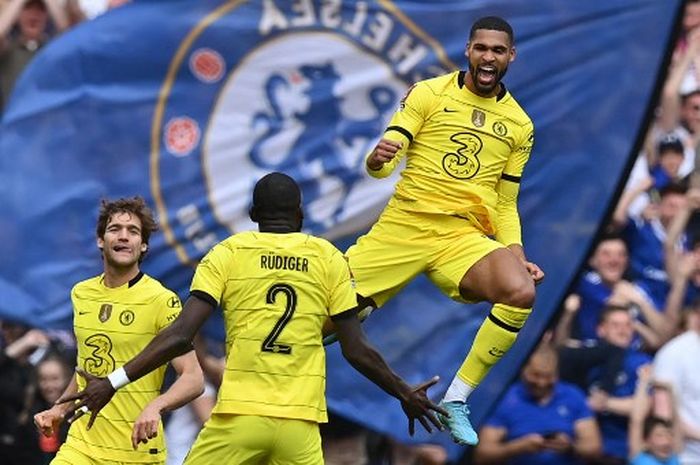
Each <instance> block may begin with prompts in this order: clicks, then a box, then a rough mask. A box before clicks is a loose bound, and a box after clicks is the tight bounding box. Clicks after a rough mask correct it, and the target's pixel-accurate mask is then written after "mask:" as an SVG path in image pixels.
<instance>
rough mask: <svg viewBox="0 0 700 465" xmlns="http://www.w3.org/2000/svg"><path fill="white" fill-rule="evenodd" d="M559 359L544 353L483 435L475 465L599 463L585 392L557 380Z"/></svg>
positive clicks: (546, 349) (525, 372) (530, 362)
mask: <svg viewBox="0 0 700 465" xmlns="http://www.w3.org/2000/svg"><path fill="white" fill-rule="evenodd" d="M557 366H558V360H557V354H556V352H555V351H554V350H553V349H552V348H550V347H546V346H545V347H541V348H539V349H538V350H537V351H535V353H534V354H533V355H532V356H531V357H530V359H529V360H528V362H527V364H526V365H525V367H524V368H523V370H522V374H521V380H520V381H519V382H517V383H515V384H514V385H513V386H511V387H510V388H509V389H508V391H507V392H506V394H505V396H504V397H503V399H502V400H501V402H500V404H499V405H498V406H497V408H496V411H495V412H494V413H493V415H492V416H491V417H490V418H489V419H488V420H487V421H486V424H485V425H484V426H483V427H482V428H481V431H480V432H479V445H478V446H477V448H476V450H475V456H474V458H475V460H476V463H478V464H480V465H485V464H508V465H573V464H580V463H582V461H585V460H590V459H594V458H596V457H597V456H598V455H599V453H600V449H601V441H600V432H599V431H598V426H597V425H596V422H595V419H594V418H593V414H592V413H591V411H590V410H589V408H588V406H587V405H586V400H585V397H584V394H583V392H581V390H579V389H578V388H577V387H575V386H573V385H570V384H568V383H564V382H560V381H559V380H558V376H557Z"/></svg>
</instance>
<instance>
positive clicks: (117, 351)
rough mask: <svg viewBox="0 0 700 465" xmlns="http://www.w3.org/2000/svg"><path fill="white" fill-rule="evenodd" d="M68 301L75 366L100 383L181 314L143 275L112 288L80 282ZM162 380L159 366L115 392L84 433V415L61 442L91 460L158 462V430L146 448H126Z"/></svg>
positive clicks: (161, 449)
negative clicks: (74, 339)
mask: <svg viewBox="0 0 700 465" xmlns="http://www.w3.org/2000/svg"><path fill="white" fill-rule="evenodd" d="M71 299H72V301H73V326H74V331H75V337H76V340H77V344H78V366H79V367H81V368H82V369H84V370H85V371H86V372H88V373H91V374H93V375H95V376H101V377H104V376H107V375H108V374H109V373H111V372H112V371H113V370H114V369H115V368H117V367H120V366H122V365H124V364H125V363H126V362H128V361H129V360H131V359H132V358H134V357H135V356H136V355H137V354H138V353H139V352H141V350H142V349H143V348H144V347H146V345H147V344H148V343H149V342H150V341H151V339H153V337H154V336H155V335H156V334H157V333H158V332H160V331H161V330H162V329H163V328H165V327H167V326H168V325H169V324H170V323H172V322H173V321H174V320H175V319H176V318H177V316H178V314H179V313H180V310H181V309H182V305H181V303H180V299H179V298H178V296H177V295H176V294H175V293H174V292H172V291H170V290H169V289H167V288H165V287H164V286H163V285H162V284H161V283H160V282H158V281H157V280H155V279H153V278H151V277H150V276H148V275H146V274H143V273H139V275H138V276H136V277H135V278H134V279H132V280H131V281H129V282H128V283H126V284H124V285H123V286H120V287H117V288H109V287H107V286H105V285H104V275H100V276H96V277H94V278H91V279H88V280H86V281H82V282H80V283H78V284H76V285H75V286H74V287H73V291H72V293H71ZM164 374H165V366H163V367H160V368H158V369H157V370H155V371H153V372H151V373H149V374H148V375H146V376H144V377H143V378H141V379H139V380H138V381H135V382H133V383H131V384H129V385H127V386H124V387H123V388H121V389H119V390H118V391H117V392H116V393H115V394H114V397H113V398H112V400H111V401H110V402H109V403H108V404H107V405H106V406H105V407H104V408H103V409H102V410H101V411H100V412H99V413H98V415H97V418H96V419H95V423H94V424H93V426H92V428H91V429H90V430H89V431H88V430H87V423H88V418H89V416H90V415H89V414H87V415H83V416H82V417H81V418H80V419H79V420H77V421H76V422H75V423H73V424H72V425H71V427H70V429H69V431H68V439H67V442H68V443H70V445H71V446H73V447H74V448H76V449H78V450H80V451H81V452H83V453H84V454H86V455H88V456H90V457H94V458H96V459H102V460H111V461H116V462H158V461H164V460H165V442H164V440H163V428H162V425H160V426H159V428H158V436H156V437H155V438H154V439H151V440H150V441H149V442H148V443H147V444H139V447H138V448H137V450H134V449H133V447H132V446H131V434H132V428H133V426H134V423H135V422H136V419H137V418H138V417H139V415H140V414H141V411H142V410H143V408H144V407H145V406H146V405H147V404H148V403H149V402H151V401H152V400H153V399H155V398H156V397H157V396H158V395H159V394H160V390H161V386H162V384H163V376H164ZM84 388H85V381H84V380H83V378H82V377H80V376H78V389H79V390H82V389H84Z"/></svg>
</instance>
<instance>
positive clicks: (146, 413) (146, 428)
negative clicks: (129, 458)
mask: <svg viewBox="0 0 700 465" xmlns="http://www.w3.org/2000/svg"><path fill="white" fill-rule="evenodd" d="M159 425H160V407H158V406H157V405H154V404H153V403H150V404H148V405H147V406H146V408H144V409H143V412H141V415H139V418H138V419H137V420H136V423H134V429H133V432H132V434H131V445H132V446H133V447H134V450H136V448H137V447H138V446H139V444H140V443H144V444H146V443H147V442H148V440H149V439H153V438H154V437H156V436H158V426H159Z"/></svg>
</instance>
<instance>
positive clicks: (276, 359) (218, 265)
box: [190, 231, 357, 422]
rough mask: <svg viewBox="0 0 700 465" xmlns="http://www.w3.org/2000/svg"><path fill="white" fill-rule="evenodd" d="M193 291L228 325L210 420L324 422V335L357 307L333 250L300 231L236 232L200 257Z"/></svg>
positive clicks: (344, 264)
mask: <svg viewBox="0 0 700 465" xmlns="http://www.w3.org/2000/svg"><path fill="white" fill-rule="evenodd" d="M190 291H191V292H192V293H193V294H195V295H198V296H200V297H202V298H204V299H206V300H209V301H211V303H212V304H214V305H217V304H218V305H220V306H221V308H222V311H223V315H224V321H225V325H226V369H225V372H224V377H223V381H222V384H221V388H220V389H219V398H218V401H217V403H216V406H215V407H214V410H213V413H214V414H238V415H259V416H268V417H276V418H296V419H301V420H309V421H314V422H325V421H327V413H326V396H325V389H326V359H325V355H326V353H325V350H324V348H323V341H322V336H321V332H322V331H321V330H322V327H323V324H324V323H325V322H326V321H327V320H328V318H329V317H331V316H333V315H337V314H339V313H342V312H344V311H347V310H350V309H352V308H354V307H355V306H356V305H357V298H356V296H355V291H354V290H353V287H352V285H351V279H350V270H349V268H348V264H347V262H346V261H345V259H344V258H343V255H342V254H341V253H340V252H339V251H338V249H336V248H335V247H334V246H333V244H331V243H330V242H328V241H326V240H324V239H320V238H317V237H313V236H309V235H307V234H302V233H288V234H273V233H263V232H252V231H249V232H242V233H238V234H234V235H233V236H231V237H229V238H228V239H226V240H224V241H222V242H220V243H219V244H217V245H216V246H214V248H213V249H212V250H211V251H210V252H209V253H208V254H207V255H206V256H205V257H204V259H203V260H202V261H201V263H200V264H199V266H198V267H197V271H196V272H195V275H194V279H193V280H192V286H191V288H190Z"/></svg>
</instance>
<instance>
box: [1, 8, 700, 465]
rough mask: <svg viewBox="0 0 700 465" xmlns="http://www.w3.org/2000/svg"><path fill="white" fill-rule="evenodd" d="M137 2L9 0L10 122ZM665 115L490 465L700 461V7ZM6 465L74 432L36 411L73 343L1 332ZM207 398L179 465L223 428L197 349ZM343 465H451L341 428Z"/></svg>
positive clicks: (436, 450) (659, 115)
mask: <svg viewBox="0 0 700 465" xmlns="http://www.w3.org/2000/svg"><path fill="white" fill-rule="evenodd" d="M123 3H126V1H124V0H0V116H1V114H2V109H3V107H4V105H5V104H6V103H7V102H8V99H9V96H10V93H11V90H12V87H13V85H14V83H15V81H16V79H17V77H18V76H19V75H20V73H21V72H22V70H23V69H24V67H25V66H26V65H27V64H28V63H29V62H30V60H31V59H32V57H33V56H34V55H35V54H36V53H37V51H38V50H39V49H40V48H41V47H42V46H44V45H45V44H46V43H47V42H48V41H49V40H51V38H52V37H54V36H56V35H58V34H60V33H62V32H63V31H65V30H66V29H68V28H70V27H72V26H74V25H75V24H77V23H78V22H80V21H84V20H89V19H91V18H93V17H95V16H97V15H99V14H101V13H103V12H104V11H106V10H107V9H109V8H114V7H117V6H119V5H121V4H123ZM682 27H683V30H682V32H681V35H680V39H679V41H678V44H677V46H676V49H675V52H674V55H673V58H672V62H671V67H670V69H669V72H668V75H667V78H666V80H665V83H664V87H663V89H662V93H661V100H660V102H659V105H658V109H657V112H656V116H655V119H654V121H653V122H652V124H651V127H650V128H649V130H648V134H647V137H646V141H645V144H644V147H643V150H642V152H641V153H640V155H639V158H638V160H637V162H636V163H635V165H634V168H633V170H632V173H631V175H630V178H629V181H628V184H627V188H626V189H625V192H624V193H623V195H622V197H621V199H620V200H619V203H618V205H617V208H616V209H615V211H614V214H613V217H612V221H611V224H610V225H609V227H608V228H607V230H606V232H605V234H604V235H603V236H602V237H601V238H600V239H599V240H598V242H597V243H596V244H595V247H594V248H593V251H592V253H591V255H590V257H589V259H588V261H587V263H586V266H585V269H584V270H582V271H581V273H580V277H579V279H578V280H577V282H576V283H575V285H574V286H573V288H572V290H571V293H570V295H569V296H568V297H567V298H566V299H565V301H564V303H563V305H562V309H561V311H560V312H559V316H558V318H557V321H556V322H555V324H554V325H553V327H552V329H551V331H550V332H548V333H547V336H546V337H545V338H544V339H543V341H542V342H541V344H540V345H539V346H538V348H537V349H536V350H535V351H534V352H533V354H532V355H531V357H530V358H529V360H528V362H527V363H526V364H525V366H524V367H523V369H522V373H521V376H520V377H519V379H518V380H517V381H516V382H515V383H514V384H513V385H512V386H511V387H510V388H509V389H507V391H506V393H505V394H504V396H503V397H502V399H500V401H499V403H498V405H497V407H496V408H495V410H494V411H493V412H492V414H491V415H490V417H488V418H487V419H486V421H485V422H484V424H483V425H482V428H481V430H480V438H481V442H480V444H479V445H478V447H476V449H475V450H474V454H473V456H472V457H471V458H470V459H469V460H471V461H472V462H473V463H476V464H528V465H538V464H547V465H549V464H561V465H565V464H580V463H591V464H603V465H615V464H626V463H630V464H633V465H654V464H664V465H675V464H682V465H700V368H699V365H698V363H697V357H698V355H700V1H698V0H689V1H688V2H687V4H686V9H685V14H684V18H683V25H682ZM0 324H1V332H0V457H2V463H6V464H8V465H12V464H28V465H32V464H43V463H48V462H49V461H50V460H51V458H52V457H53V455H54V454H55V452H56V451H57V450H58V447H59V446H60V444H61V443H62V441H63V440H64V439H65V435H66V430H67V428H66V427H64V428H63V429H62V430H59V431H57V433H56V434H55V435H54V436H53V437H51V438H46V437H43V436H41V435H39V434H38V433H37V432H36V430H35V428H34V426H33V423H32V417H33V414H34V413H35V412H38V411H41V410H43V409H45V408H47V406H49V405H51V404H52V403H53V402H54V401H55V400H56V399H57V398H58V397H59V396H60V394H61V393H62V392H63V390H64V389H65V387H66V386H67V384H68V382H69V380H70V377H71V376H72V374H73V369H74V361H75V346H74V341H73V338H72V336H71V334H69V333H63V332H60V331H54V332H44V331H40V330H38V329H31V328H28V327H26V326H23V325H20V324H17V323H14V322H11V321H2V322H0ZM198 352H199V356H200V361H201V363H202V365H203V368H204V370H205V373H206V374H207V378H208V385H207V389H206V390H205V392H204V394H202V396H201V397H200V398H199V399H197V400H196V401H194V402H192V403H191V404H189V405H186V406H184V407H182V408H181V409H179V410H177V411H175V412H172V413H171V414H169V415H168V417H167V418H166V430H165V431H166V438H167V440H168V448H169V450H170V454H169V458H168V462H167V463H168V465H176V464H179V463H182V460H183V458H184V453H186V451H187V449H188V444H191V443H192V442H193V441H194V438H195V436H196V434H197V432H198V431H199V429H200V428H201V425H202V424H203V422H204V421H206V419H207V418H208V416H209V413H210V412H211V409H212V407H213V404H214V402H215V397H216V386H217V385H218V384H219V383H220V380H221V372H222V370H223V364H222V362H221V360H222V358H221V357H222V351H221V350H220V348H219V349H213V350H212V349H211V343H205V342H203V341H199V342H198ZM322 435H323V437H324V454H325V458H326V462H327V463H329V464H335V465H369V464H392V465H417V464H423V465H441V464H446V463H447V454H446V452H445V450H444V449H443V448H441V447H440V446H437V445H431V444H425V445H422V446H408V445H405V444H400V443H398V442H396V441H394V440H393V439H391V438H390V437H387V436H384V435H381V434H376V433H374V432H372V431H368V430H366V429H364V428H362V427H361V426H359V425H356V424H354V423H352V422H349V421H347V420H345V419H343V418H339V417H334V416H332V420H331V422H330V424H329V425H327V426H325V427H324V428H323V429H322Z"/></svg>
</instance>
